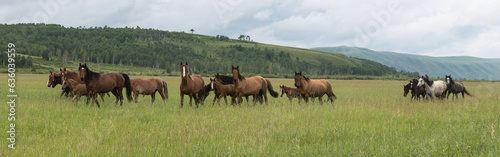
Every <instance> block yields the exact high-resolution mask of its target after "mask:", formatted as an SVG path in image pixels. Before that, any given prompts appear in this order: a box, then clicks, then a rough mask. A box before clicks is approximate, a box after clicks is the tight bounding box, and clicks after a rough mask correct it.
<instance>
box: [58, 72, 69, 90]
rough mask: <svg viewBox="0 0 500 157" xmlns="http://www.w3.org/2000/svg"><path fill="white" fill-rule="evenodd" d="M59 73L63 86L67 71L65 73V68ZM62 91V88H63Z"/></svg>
mask: <svg viewBox="0 0 500 157" xmlns="http://www.w3.org/2000/svg"><path fill="white" fill-rule="evenodd" d="M59 71H61V81H62V84H63V85H64V82H65V81H66V80H67V78H68V77H67V75H68V71H66V68H64V69H59ZM63 89H64V88H63Z"/></svg>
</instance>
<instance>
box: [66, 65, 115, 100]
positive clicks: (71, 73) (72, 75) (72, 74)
mask: <svg viewBox="0 0 500 157" xmlns="http://www.w3.org/2000/svg"><path fill="white" fill-rule="evenodd" d="M59 70H60V71H61V79H62V80H63V82H62V84H63V85H64V81H66V80H68V79H71V80H75V81H76V82H77V83H79V84H85V82H83V81H82V80H81V79H80V75H79V74H78V73H76V72H74V71H71V70H69V69H66V68H64V69H59ZM66 88H68V89H69V90H73V89H72V88H71V86H70V87H66ZM64 89H65V88H63V90H64ZM85 89H86V88H85ZM85 94H87V93H85ZM104 94H105V93H99V95H100V96H101V99H102V101H104V96H105V95H104ZM108 96H109V93H108ZM87 103H88V101H87Z"/></svg>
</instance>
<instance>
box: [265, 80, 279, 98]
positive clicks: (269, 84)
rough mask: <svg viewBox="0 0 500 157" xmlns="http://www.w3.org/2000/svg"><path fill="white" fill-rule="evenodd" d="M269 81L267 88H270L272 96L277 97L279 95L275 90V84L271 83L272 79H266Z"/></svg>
mask: <svg viewBox="0 0 500 157" xmlns="http://www.w3.org/2000/svg"><path fill="white" fill-rule="evenodd" d="M266 81H267V89H268V90H269V94H271V96H272V97H275V98H277V97H278V96H279V94H278V92H276V91H274V90H273V86H272V85H271V81H269V80H268V79H266Z"/></svg>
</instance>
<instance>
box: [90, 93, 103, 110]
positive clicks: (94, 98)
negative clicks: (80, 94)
mask: <svg viewBox="0 0 500 157" xmlns="http://www.w3.org/2000/svg"><path fill="white" fill-rule="evenodd" d="M92 99H93V100H94V102H95V103H96V104H97V107H98V108H101V105H99V102H98V101H97V93H93V94H92Z"/></svg>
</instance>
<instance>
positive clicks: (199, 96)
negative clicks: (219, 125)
mask: <svg viewBox="0 0 500 157" xmlns="http://www.w3.org/2000/svg"><path fill="white" fill-rule="evenodd" d="M193 98H194V104H195V105H196V108H198V106H199V104H200V102H201V95H200V94H198V96H196V94H193Z"/></svg>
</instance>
